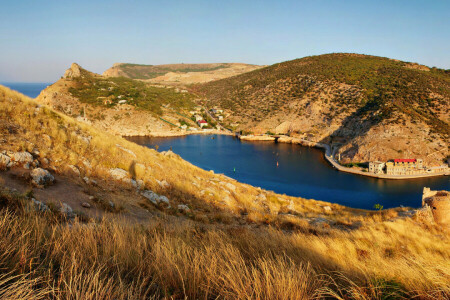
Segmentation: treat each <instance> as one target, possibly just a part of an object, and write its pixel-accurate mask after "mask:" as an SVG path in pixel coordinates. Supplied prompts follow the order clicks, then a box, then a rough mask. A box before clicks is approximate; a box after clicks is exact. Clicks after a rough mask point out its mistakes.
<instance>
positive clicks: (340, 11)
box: [0, 0, 450, 82]
mask: <svg viewBox="0 0 450 300" xmlns="http://www.w3.org/2000/svg"><path fill="white" fill-rule="evenodd" d="M0 12H1V13H0V81H3V82H4V81H10V82H14V81H25V82H52V81H55V80H57V79H58V78H59V77H60V76H61V75H62V74H63V73H64V70H65V69H67V68H68V67H69V65H70V64H71V63H72V62H78V63H79V64H80V65H81V66H83V67H84V68H86V69H88V70H91V71H94V72H98V73H101V72H103V71H104V70H106V69H107V68H109V67H110V66H111V65H112V64H113V63H115V62H132V63H143V64H163V63H181V62H184V63H207V62H245V63H253V64H272V63H276V62H281V61H286V60H291V59H295V58H299V57H304V56H309V55H316V54H324V53H331V52H356V53H363V54H373V55H379V56H386V57H391V58H397V59H401V60H406V61H414V62H419V63H422V64H425V65H428V66H437V67H440V68H446V69H448V68H450V1H449V0H443V1H440V0H423V1H415V0H407V1H395V0H390V1H376V0H374V1H364V0H359V1H341V0H336V1H321V0H309V1H300V0H298V1H283V0H279V1H263V0H260V1H245V0H241V1H234V0H221V1H214V0H205V1H188V0H184V1H172V0H159V1H133V0H128V1H115V0H108V1H94V0H91V1H84V0H74V1H61V0H58V1H56V0H55V1H50V0H46V1H44V0H41V1H36V0H30V1H25V0H14V1H12V0H11V1H6V0H1V6H0Z"/></svg>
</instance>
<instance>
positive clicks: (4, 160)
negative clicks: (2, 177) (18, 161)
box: [0, 154, 11, 170]
mask: <svg viewBox="0 0 450 300" xmlns="http://www.w3.org/2000/svg"><path fill="white" fill-rule="evenodd" d="M10 163H11V158H9V156H7V155H5V154H0V170H1V169H6V168H8V166H9V165H10Z"/></svg>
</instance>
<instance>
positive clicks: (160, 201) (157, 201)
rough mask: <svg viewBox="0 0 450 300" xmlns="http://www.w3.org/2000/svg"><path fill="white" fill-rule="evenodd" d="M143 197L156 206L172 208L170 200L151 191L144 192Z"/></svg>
mask: <svg viewBox="0 0 450 300" xmlns="http://www.w3.org/2000/svg"><path fill="white" fill-rule="evenodd" d="M141 195H142V196H144V197H145V198H147V199H148V200H150V202H151V203H153V204H154V205H157V206H159V205H162V206H166V207H170V202H169V199H168V198H167V197H166V196H163V195H158V194H156V193H154V192H152V191H150V190H145V191H143V192H142V193H141Z"/></svg>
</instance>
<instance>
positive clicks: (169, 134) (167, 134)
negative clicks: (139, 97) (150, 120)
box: [121, 129, 235, 137]
mask: <svg viewBox="0 0 450 300" xmlns="http://www.w3.org/2000/svg"><path fill="white" fill-rule="evenodd" d="M206 130H208V131H206ZM206 130H198V131H161V132H153V133H152V132H151V133H149V134H144V135H136V134H132V135H121V136H122V137H135V136H136V137H179V136H187V135H194V134H200V135H209V134H217V135H233V136H234V135H235V134H234V133H232V132H227V131H223V130H217V129H211V130H209V129H206Z"/></svg>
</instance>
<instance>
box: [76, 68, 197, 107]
mask: <svg viewBox="0 0 450 300" xmlns="http://www.w3.org/2000/svg"><path fill="white" fill-rule="evenodd" d="M69 92H70V93H71V94H72V96H74V97H76V98H78V99H79V101H80V102H82V103H87V104H91V105H97V106H102V105H103V106H107V107H110V108H111V107H114V106H116V105H118V103H119V101H124V100H125V101H126V103H127V104H128V105H132V106H134V107H136V108H139V109H143V110H148V111H151V112H153V113H155V114H158V115H161V114H162V113H163V111H162V109H161V107H162V106H163V105H170V106H171V107H173V108H174V109H190V108H191V107H192V106H193V105H194V104H193V102H192V100H193V96H192V95H191V94H188V93H178V92H176V91H175V90H174V89H168V88H164V87H154V86H150V85H148V84H146V83H144V82H141V81H136V80H133V79H129V78H125V77H111V78H104V77H100V76H95V75H93V74H92V73H90V72H87V71H85V70H84V71H83V76H78V77H75V78H73V85H72V86H71V87H70V88H69Z"/></svg>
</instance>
